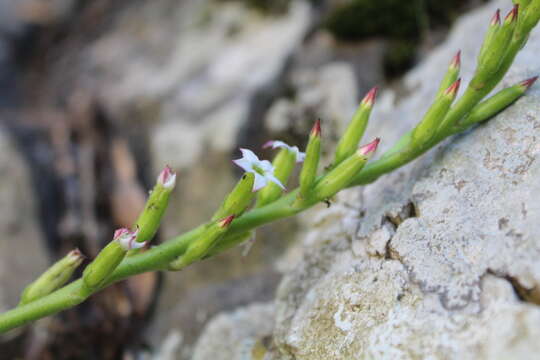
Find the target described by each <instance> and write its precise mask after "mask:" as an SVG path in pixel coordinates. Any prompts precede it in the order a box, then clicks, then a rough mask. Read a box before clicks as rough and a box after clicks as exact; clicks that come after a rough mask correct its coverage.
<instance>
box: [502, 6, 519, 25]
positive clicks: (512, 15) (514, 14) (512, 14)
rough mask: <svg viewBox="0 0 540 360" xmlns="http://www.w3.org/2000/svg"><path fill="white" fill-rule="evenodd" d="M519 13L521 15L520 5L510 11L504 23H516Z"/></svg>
mask: <svg viewBox="0 0 540 360" xmlns="http://www.w3.org/2000/svg"><path fill="white" fill-rule="evenodd" d="M518 13H519V4H516V5H514V7H513V8H512V10H510V12H509V13H508V15H506V17H505V18H504V22H505V23H506V22H508V23H511V22H514V21H516V20H517V17H518Z"/></svg>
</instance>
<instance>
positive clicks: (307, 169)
mask: <svg viewBox="0 0 540 360" xmlns="http://www.w3.org/2000/svg"><path fill="white" fill-rule="evenodd" d="M320 157H321V121H320V120H317V121H316V122H315V125H314V126H313V129H312V130H311V133H310V135H309V141H308V145H307V148H306V159H305V160H304V166H303V167H302V171H301V172H300V195H301V196H302V197H303V198H304V199H305V198H307V197H308V196H309V193H310V191H311V189H312V188H313V184H314V183H315V180H316V178H317V168H318V167H319V159H320Z"/></svg>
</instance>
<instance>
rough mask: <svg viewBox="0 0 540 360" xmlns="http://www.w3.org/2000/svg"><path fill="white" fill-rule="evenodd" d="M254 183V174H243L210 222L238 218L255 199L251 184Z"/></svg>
mask: <svg viewBox="0 0 540 360" xmlns="http://www.w3.org/2000/svg"><path fill="white" fill-rule="evenodd" d="M254 183H255V174H253V173H244V175H242V178H240V180H239V181H238V183H237V184H236V186H235V187H234V189H233V190H232V191H231V192H230V193H229V195H227V197H226V198H225V200H223V203H222V204H221V206H220V208H219V210H218V211H216V213H215V214H214V216H213V217H212V220H218V219H221V218H223V217H225V216H228V215H235V216H240V215H242V213H243V212H244V211H246V209H247V208H248V206H249V205H250V204H251V201H252V200H253V198H254V197H255V193H254V192H253V184H254Z"/></svg>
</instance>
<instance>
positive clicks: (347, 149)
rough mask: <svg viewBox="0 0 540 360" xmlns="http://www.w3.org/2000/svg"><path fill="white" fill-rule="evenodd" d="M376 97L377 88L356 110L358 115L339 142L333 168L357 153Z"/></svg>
mask: <svg viewBox="0 0 540 360" xmlns="http://www.w3.org/2000/svg"><path fill="white" fill-rule="evenodd" d="M376 96H377V88H376V87H374V88H373V89H371V90H370V91H369V92H368V93H367V95H366V96H365V97H364V99H363V100H362V102H361V103H360V106H359V107H358V110H356V113H355V114H354V116H353V118H352V120H351V122H350V123H349V126H348V127H347V130H345V133H344V134H343V136H342V137H341V139H340V140H339V143H338V145H337V147H336V156H335V159H334V164H333V166H337V165H338V164H339V163H341V162H342V161H343V160H345V159H347V158H348V157H349V156H351V155H352V154H354V153H355V151H356V149H357V147H358V144H359V143H360V140H361V139H362V136H363V135H364V132H365V131H366V127H367V124H368V120H369V115H370V114H371V109H373V104H374V103H375V97H376Z"/></svg>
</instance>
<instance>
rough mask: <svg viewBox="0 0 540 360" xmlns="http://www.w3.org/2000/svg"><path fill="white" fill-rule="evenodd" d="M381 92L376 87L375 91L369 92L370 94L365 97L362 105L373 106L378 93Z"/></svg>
mask: <svg viewBox="0 0 540 360" xmlns="http://www.w3.org/2000/svg"><path fill="white" fill-rule="evenodd" d="M378 90H379V88H378V87H377V86H375V87H374V88H373V89H371V90H369V92H368V93H367V94H366V96H365V97H364V99H363V100H362V104H364V105H366V106H369V107H371V106H373V104H374V103H375V98H376V97H377V91H378Z"/></svg>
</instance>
